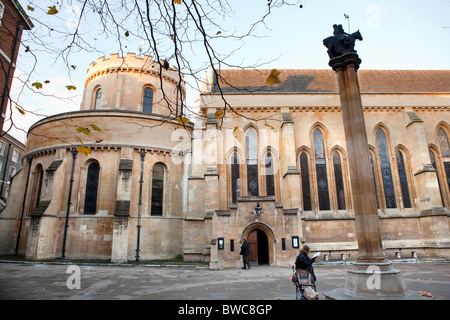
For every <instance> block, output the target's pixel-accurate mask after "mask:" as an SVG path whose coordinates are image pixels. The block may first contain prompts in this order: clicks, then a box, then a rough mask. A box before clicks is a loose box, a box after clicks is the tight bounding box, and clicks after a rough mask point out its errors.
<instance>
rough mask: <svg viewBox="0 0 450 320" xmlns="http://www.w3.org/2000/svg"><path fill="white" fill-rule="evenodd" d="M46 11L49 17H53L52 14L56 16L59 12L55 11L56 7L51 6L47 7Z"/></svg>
mask: <svg viewBox="0 0 450 320" xmlns="http://www.w3.org/2000/svg"><path fill="white" fill-rule="evenodd" d="M48 9H49V10H48V11H47V14H49V15H54V14H57V13H58V12H59V11H58V10H57V9H56V6H51V7H48Z"/></svg>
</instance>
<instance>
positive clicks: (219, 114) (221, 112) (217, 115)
mask: <svg viewBox="0 0 450 320" xmlns="http://www.w3.org/2000/svg"><path fill="white" fill-rule="evenodd" d="M214 115H215V116H216V118H221V117H223V115H224V113H223V111H222V110H218V111H216V112H215V113H214Z"/></svg>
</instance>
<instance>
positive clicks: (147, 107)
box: [142, 88, 153, 113]
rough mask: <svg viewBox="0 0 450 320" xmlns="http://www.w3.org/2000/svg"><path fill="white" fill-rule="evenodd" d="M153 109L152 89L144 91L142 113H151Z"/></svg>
mask: <svg viewBox="0 0 450 320" xmlns="http://www.w3.org/2000/svg"><path fill="white" fill-rule="evenodd" d="M152 108H153V90H152V88H145V89H144V99H143V102H142V112H145V113H152Z"/></svg>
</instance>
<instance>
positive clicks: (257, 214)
mask: <svg viewBox="0 0 450 320" xmlns="http://www.w3.org/2000/svg"><path fill="white" fill-rule="evenodd" d="M261 213H262V208H261V207H260V206H259V201H258V204H257V205H256V207H255V210H253V211H252V214H254V215H255V216H257V217H259V216H260V215H261Z"/></svg>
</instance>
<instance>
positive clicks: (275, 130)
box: [264, 122, 278, 133]
mask: <svg viewBox="0 0 450 320" xmlns="http://www.w3.org/2000/svg"><path fill="white" fill-rule="evenodd" d="M264 125H265V126H266V127H269V128H270V129H272V131H273V132H275V133H277V132H278V130H277V129H275V128H274V127H273V126H271V125H270V124H268V123H267V122H265V123H264Z"/></svg>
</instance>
